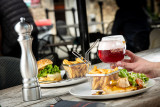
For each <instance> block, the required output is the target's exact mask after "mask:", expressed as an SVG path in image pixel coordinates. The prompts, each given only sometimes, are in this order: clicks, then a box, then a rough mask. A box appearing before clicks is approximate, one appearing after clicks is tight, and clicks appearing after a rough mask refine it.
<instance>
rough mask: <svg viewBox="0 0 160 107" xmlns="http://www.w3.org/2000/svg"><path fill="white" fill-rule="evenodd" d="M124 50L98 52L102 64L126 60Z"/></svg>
mask: <svg viewBox="0 0 160 107" xmlns="http://www.w3.org/2000/svg"><path fill="white" fill-rule="evenodd" d="M123 51H124V48H118V49H111V50H98V56H99V58H100V60H101V61H102V62H105V63H111V62H117V61H120V60H122V59H123V58H124V52H123Z"/></svg>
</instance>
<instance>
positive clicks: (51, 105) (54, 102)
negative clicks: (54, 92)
mask: <svg viewBox="0 0 160 107" xmlns="http://www.w3.org/2000/svg"><path fill="white" fill-rule="evenodd" d="M60 101H62V99H61V98H60V97H55V98H54V101H53V103H52V104H50V106H49V107H54V105H55V104H56V103H58V102H60Z"/></svg>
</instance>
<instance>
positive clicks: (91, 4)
mask: <svg viewBox="0 0 160 107" xmlns="http://www.w3.org/2000/svg"><path fill="white" fill-rule="evenodd" d="M128 1H129V2H128ZM128 1H127V0H85V2H86V13H87V21H88V35H89V37H90V43H89V44H90V45H92V43H93V42H94V41H95V40H96V39H98V38H102V37H104V36H109V35H123V36H124V38H125V40H126V43H127V49H129V50H131V51H132V52H140V51H143V50H146V49H149V48H156V47H159V42H157V43H156V41H158V39H159V38H160V36H159V34H160V33H159V27H160V20H159V17H160V2H159V0H131V1H130V0H128ZM24 2H25V4H26V5H27V7H28V8H29V11H30V12H31V14H32V16H33V19H34V22H35V24H36V26H37V28H38V31H39V34H38V45H39V47H38V56H39V59H42V58H50V59H54V63H55V64H57V65H60V64H61V63H62V60H63V59H69V60H74V58H75V57H74V55H72V53H71V52H72V51H77V52H78V53H81V51H82V49H81V41H80V31H79V20H78V11H77V3H76V2H77V0H24ZM81 7H83V6H81ZM152 35H154V36H152ZM155 35H156V36H155ZM90 57H91V61H92V63H98V62H100V61H99V58H98V56H97V47H95V48H93V49H92V51H91V54H90Z"/></svg>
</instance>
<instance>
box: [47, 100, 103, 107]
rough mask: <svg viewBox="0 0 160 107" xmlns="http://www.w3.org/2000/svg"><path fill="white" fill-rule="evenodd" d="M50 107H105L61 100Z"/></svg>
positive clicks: (94, 103) (93, 103)
mask: <svg viewBox="0 0 160 107" xmlns="http://www.w3.org/2000/svg"><path fill="white" fill-rule="evenodd" d="M50 107H105V104H104V103H96V102H84V101H67V100H61V101H59V102H57V103H56V104H55V105H54V106H50Z"/></svg>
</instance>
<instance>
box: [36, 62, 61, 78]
mask: <svg viewBox="0 0 160 107" xmlns="http://www.w3.org/2000/svg"><path fill="white" fill-rule="evenodd" d="M54 73H60V70H59V67H58V66H57V65H54V67H53V66H52V65H47V66H46V67H45V68H44V69H43V70H41V71H39V73H38V78H39V77H46V76H47V74H54Z"/></svg>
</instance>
